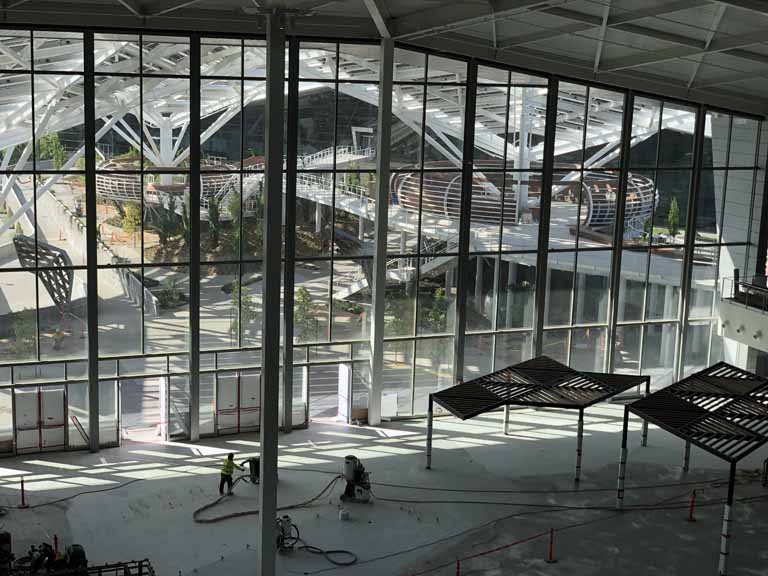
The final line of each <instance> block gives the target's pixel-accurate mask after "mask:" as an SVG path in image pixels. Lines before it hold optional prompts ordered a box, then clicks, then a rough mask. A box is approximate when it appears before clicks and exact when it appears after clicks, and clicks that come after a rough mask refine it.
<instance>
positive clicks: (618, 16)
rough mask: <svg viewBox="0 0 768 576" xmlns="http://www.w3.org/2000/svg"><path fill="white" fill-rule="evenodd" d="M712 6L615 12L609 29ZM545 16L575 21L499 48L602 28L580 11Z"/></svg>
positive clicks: (701, 1)
mask: <svg viewBox="0 0 768 576" xmlns="http://www.w3.org/2000/svg"><path fill="white" fill-rule="evenodd" d="M709 4H711V2H710V0H676V1H675V2H670V3H668V4H665V5H663V6H653V7H651V8H640V9H639V10H625V11H623V12H617V11H616V10H614V11H613V15H611V16H610V18H609V19H608V27H609V28H618V27H619V26H621V25H623V24H628V23H630V22H635V21H636V20H642V19H643V18H651V17H654V16H661V15H663V14H670V13H673V12H679V11H680V10H687V9H690V8H698V7H699V6H704V5H709ZM541 12H542V13H543V14H549V15H551V16H557V17H559V18H563V19H566V20H573V22H574V23H573V24H565V25H563V26H558V27H556V28H551V29H545V30H543V31H541V32H534V33H532V34H524V35H521V36H514V37H512V38H507V39H506V40H504V41H502V42H500V43H499V47H500V48H501V49H502V50H503V49H504V48H508V47H510V46H517V45H520V44H527V43H529V42H535V41H537V40H546V39H548V38H555V37H557V36H561V35H563V34H575V33H577V32H583V31H585V30H590V29H592V28H597V27H598V26H602V23H603V19H602V18H601V17H600V16H595V15H593V14H586V13H584V12H579V11H578V10H570V9H568V8H562V7H558V6H555V7H552V8H546V9H544V10H541Z"/></svg>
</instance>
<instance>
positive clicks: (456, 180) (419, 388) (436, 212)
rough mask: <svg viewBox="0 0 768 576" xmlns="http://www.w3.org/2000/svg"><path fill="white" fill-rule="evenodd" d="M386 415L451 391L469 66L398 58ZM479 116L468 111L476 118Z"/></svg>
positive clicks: (399, 53)
mask: <svg viewBox="0 0 768 576" xmlns="http://www.w3.org/2000/svg"><path fill="white" fill-rule="evenodd" d="M394 60H395V63H394V72H393V74H394V85H393V87H392V119H391V121H392V137H391V143H390V168H391V174H392V175H391V195H390V205H389V221H388V229H387V261H386V277H387V283H386V298H385V301H386V309H385V324H384V374H383V398H382V416H384V417H387V416H401V415H411V414H420V413H424V412H426V409H427V398H428V395H429V393H430V392H433V391H435V390H437V389H439V388H444V387H446V386H449V385H450V384H451V383H452V378H453V362H454V358H453V352H454V330H455V321H456V289H457V266H458V252H459V223H460V215H461V210H462V202H463V198H464V194H463V193H462V176H463V169H462V163H463V160H464V158H463V146H464V124H465V121H466V118H467V114H468V111H467V110H465V105H464V103H465V100H466V91H467V86H466V79H467V63H466V62H464V61H459V60H451V59H447V58H443V57H439V56H433V55H427V54H423V53H418V52H412V51H407V50H399V49H396V50H395V58H394ZM471 113H472V111H469V117H471Z"/></svg>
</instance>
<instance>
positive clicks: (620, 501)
mask: <svg viewBox="0 0 768 576" xmlns="http://www.w3.org/2000/svg"><path fill="white" fill-rule="evenodd" d="M627 428H629V406H624V428H623V430H622V432H621V456H620V460H619V479H618V482H617V488H616V509H617V510H621V509H622V508H623V507H624V479H625V477H626V473H627Z"/></svg>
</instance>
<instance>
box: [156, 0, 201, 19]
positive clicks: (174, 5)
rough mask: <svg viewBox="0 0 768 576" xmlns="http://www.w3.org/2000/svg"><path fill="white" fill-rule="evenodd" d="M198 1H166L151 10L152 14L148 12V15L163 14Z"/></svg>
mask: <svg viewBox="0 0 768 576" xmlns="http://www.w3.org/2000/svg"><path fill="white" fill-rule="evenodd" d="M198 2H200V0H183V1H182V2H179V1H178V0H175V1H174V2H170V3H166V4H165V5H164V6H162V7H160V8H158V9H157V10H155V11H154V12H152V14H149V16H164V15H165V14H168V13H170V12H174V11H176V10H181V9H182V8H187V7H188V6H192V4H197V3H198Z"/></svg>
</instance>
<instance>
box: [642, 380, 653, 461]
mask: <svg viewBox="0 0 768 576" xmlns="http://www.w3.org/2000/svg"><path fill="white" fill-rule="evenodd" d="M650 395H651V379H650V378H648V379H647V380H646V381H645V397H646V398H647V397H648V396H650ZM640 445H641V446H648V419H647V418H645V419H643V440H642V442H641V443H640Z"/></svg>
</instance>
